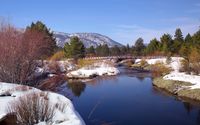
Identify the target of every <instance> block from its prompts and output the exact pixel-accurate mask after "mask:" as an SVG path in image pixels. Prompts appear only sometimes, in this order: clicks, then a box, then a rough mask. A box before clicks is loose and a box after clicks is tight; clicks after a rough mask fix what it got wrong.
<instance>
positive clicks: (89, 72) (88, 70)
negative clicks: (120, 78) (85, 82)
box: [67, 62, 119, 78]
mask: <svg viewBox="0 0 200 125" xmlns="http://www.w3.org/2000/svg"><path fill="white" fill-rule="evenodd" d="M118 73H119V70H118V69H117V68H116V67H114V66H111V65H108V64H106V63H105V62H102V63H95V64H94V65H92V66H87V67H83V68H80V69H78V70H75V71H71V72H69V73H67V77H68V78H90V77H92V76H102V75H117V74H118Z"/></svg>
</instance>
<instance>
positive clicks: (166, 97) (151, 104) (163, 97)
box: [56, 68, 200, 125]
mask: <svg viewBox="0 0 200 125" xmlns="http://www.w3.org/2000/svg"><path fill="white" fill-rule="evenodd" d="M120 71H121V73H120V74H119V75H117V76H109V77H101V78H96V79H94V80H92V81H88V82H80V81H68V82H66V83H64V84H61V85H60V86H59V87H57V89H56V91H57V92H58V93H60V94H63V95H65V96H67V97H68V98H70V99H71V100H72V102H73V104H74V106H75V109H76V110H77V111H78V112H79V114H80V115H81V117H82V118H83V119H84V121H85V122H86V124H87V125H200V105H198V104H193V103H188V102H184V101H181V100H180V99H177V98H176V97H175V96H173V95H170V94H167V93H165V92H163V91H160V90H158V89H157V88H155V87H154V86H152V78H151V74H149V73H137V72H134V71H133V70H130V69H126V68H120Z"/></svg>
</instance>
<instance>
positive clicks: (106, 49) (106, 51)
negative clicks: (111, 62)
mask: <svg viewBox="0 0 200 125" xmlns="http://www.w3.org/2000/svg"><path fill="white" fill-rule="evenodd" d="M101 51H102V52H101V53H102V55H101V56H109V55H110V49H109V47H108V45H107V44H104V45H102V50H101Z"/></svg>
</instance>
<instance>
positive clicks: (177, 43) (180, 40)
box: [173, 28, 184, 53]
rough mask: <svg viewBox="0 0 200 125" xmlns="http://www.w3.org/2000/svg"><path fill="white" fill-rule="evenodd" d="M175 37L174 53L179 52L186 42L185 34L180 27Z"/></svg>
mask: <svg viewBox="0 0 200 125" xmlns="http://www.w3.org/2000/svg"><path fill="white" fill-rule="evenodd" d="M174 38H175V39H174V44H173V48H174V53H178V52H179V50H180V48H181V45H182V44H183V42H184V39H183V34H182V32H181V29H180V28H178V29H176V31H175V35H174Z"/></svg>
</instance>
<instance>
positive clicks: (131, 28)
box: [0, 0, 200, 45]
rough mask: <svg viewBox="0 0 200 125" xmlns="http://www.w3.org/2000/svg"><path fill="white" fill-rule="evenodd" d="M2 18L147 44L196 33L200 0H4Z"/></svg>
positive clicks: (22, 24) (21, 24)
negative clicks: (166, 35) (178, 33)
mask: <svg viewBox="0 0 200 125" xmlns="http://www.w3.org/2000/svg"><path fill="white" fill-rule="evenodd" d="M0 17H3V18H6V19H9V20H10V22H11V23H13V24H14V25H15V26H17V27H19V28H24V27H26V26H27V25H29V24H30V23H31V22H32V21H37V20H41V21H43V22H44V23H45V24H46V25H47V26H48V27H50V28H51V29H52V30H54V31H61V32H68V33H73V32H96V33H100V34H103V35H107V36H109V37H110V38H112V39H114V40H116V41H118V42H120V43H122V44H127V43H129V44H131V45H132V44H133V43H134V42H135V40H136V39H137V38H138V37H142V38H143V39H144V40H145V42H146V43H148V42H149V40H150V39H152V38H154V37H157V38H158V39H159V38H160V36H161V34H163V33H170V34H171V35H173V34H174V31H175V29H176V28H177V27H180V28H181V29H182V31H183V34H184V35H185V34H186V33H188V32H189V33H191V34H193V33H194V32H195V31H197V30H198V28H199V26H200V0H1V1H0Z"/></svg>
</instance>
